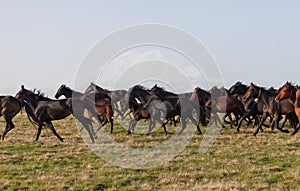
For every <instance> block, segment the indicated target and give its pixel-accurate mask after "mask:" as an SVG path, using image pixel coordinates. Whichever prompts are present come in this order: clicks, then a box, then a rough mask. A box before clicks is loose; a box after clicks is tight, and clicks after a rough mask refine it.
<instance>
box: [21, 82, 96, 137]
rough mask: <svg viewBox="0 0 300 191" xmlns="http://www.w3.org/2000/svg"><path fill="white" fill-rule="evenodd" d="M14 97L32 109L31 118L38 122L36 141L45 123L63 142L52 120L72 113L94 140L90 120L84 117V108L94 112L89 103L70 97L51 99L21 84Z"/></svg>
mask: <svg viewBox="0 0 300 191" xmlns="http://www.w3.org/2000/svg"><path fill="white" fill-rule="evenodd" d="M16 98H17V99H21V100H24V101H26V102H27V103H28V104H29V105H30V107H31V108H32V110H33V111H34V114H35V118H33V120H34V121H35V122H36V123H38V131H37V135H36V139H35V141H38V139H39V136H40V134H41V131H42V127H43V126H44V125H47V126H48V127H49V128H50V130H51V131H52V133H53V134H54V135H55V136H56V137H57V138H58V139H59V140H60V141H62V142H63V138H61V137H60V136H59V135H58V133H57V132H56V130H55V128H54V126H53V124H52V121H54V120H60V119H64V118H66V117H67V116H69V115H70V114H73V116H74V117H75V118H76V119H77V120H79V122H80V123H81V124H82V125H83V126H84V127H85V129H86V130H87V131H88V133H89V136H90V139H91V141H92V142H94V134H93V131H92V128H93V127H92V122H91V120H89V119H88V118H86V117H84V110H85V109H88V111H89V112H91V113H95V112H93V111H94V110H93V108H92V107H91V105H90V104H88V103H86V102H84V101H82V100H77V99H71V98H67V99H62V100H52V99H50V98H47V97H45V96H44V95H43V94H42V93H40V92H37V93H36V92H34V91H30V90H27V89H25V88H24V86H23V85H22V86H21V90H20V91H19V92H18V93H17V94H16ZM75 111H76V112H75Z"/></svg>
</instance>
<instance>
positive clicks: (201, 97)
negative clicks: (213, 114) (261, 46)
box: [190, 87, 211, 126]
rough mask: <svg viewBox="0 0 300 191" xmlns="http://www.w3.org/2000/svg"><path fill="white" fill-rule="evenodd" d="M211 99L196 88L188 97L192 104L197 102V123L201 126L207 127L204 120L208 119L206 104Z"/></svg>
mask: <svg viewBox="0 0 300 191" xmlns="http://www.w3.org/2000/svg"><path fill="white" fill-rule="evenodd" d="M210 98H211V94H210V93H209V92H207V91H205V90H203V89H201V88H200V87H196V88H195V89H194V91H193V93H192V95H191V97H190V101H192V102H193V103H194V102H195V101H198V105H199V109H200V114H199V121H200V122H201V124H202V125H203V126H206V125H207V120H206V118H207V119H208V121H209V119H210V109H209V108H208V107H207V106H206V102H207V101H208V100H209V99H210Z"/></svg>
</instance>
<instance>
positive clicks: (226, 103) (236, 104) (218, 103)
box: [206, 94, 245, 127]
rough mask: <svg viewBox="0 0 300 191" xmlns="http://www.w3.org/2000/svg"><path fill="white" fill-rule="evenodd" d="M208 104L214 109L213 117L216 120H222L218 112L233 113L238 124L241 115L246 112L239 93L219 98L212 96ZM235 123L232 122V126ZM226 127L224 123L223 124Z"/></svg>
mask: <svg viewBox="0 0 300 191" xmlns="http://www.w3.org/2000/svg"><path fill="white" fill-rule="evenodd" d="M206 106H207V107H208V108H210V109H211V110H212V113H211V114H212V117H213V119H214V120H215V121H219V122H221V120H220V119H219V117H218V115H217V113H225V114H229V113H233V114H234V116H235V124H236V125H237V123H238V121H239V117H240V116H242V115H244V114H245V110H244V106H243V104H242V102H241V101H240V100H239V99H238V95H237V94H234V95H230V96H220V97H217V98H212V99H210V100H208V102H207V103H206ZM233 125H234V122H232V123H231V127H232V126H233ZM222 126H223V127H224V125H223V124H222Z"/></svg>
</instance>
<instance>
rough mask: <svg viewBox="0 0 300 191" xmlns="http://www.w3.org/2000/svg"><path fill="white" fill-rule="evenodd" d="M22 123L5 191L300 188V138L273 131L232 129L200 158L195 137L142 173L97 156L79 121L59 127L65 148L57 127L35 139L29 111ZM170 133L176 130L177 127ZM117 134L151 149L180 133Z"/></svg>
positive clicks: (2, 156) (2, 180) (8, 146)
mask: <svg viewBox="0 0 300 191" xmlns="http://www.w3.org/2000/svg"><path fill="white" fill-rule="evenodd" d="M2 121H3V119H1V122H0V125H1V127H2V129H3V127H4V123H3V122H2ZM14 122H15V125H16V128H15V129H13V130H12V131H11V132H9V134H8V135H7V136H6V139H5V140H4V142H2V143H0V161H1V162H0V190H299V189H300V160H299V158H300V151H299V147H300V140H299V138H300V133H298V134H296V135H295V136H290V135H289V134H283V133H280V132H278V131H276V130H275V131H274V132H270V130H269V129H265V131H264V133H259V134H258V135H257V136H256V137H254V136H252V132H253V129H251V128H246V127H243V128H242V129H241V132H240V133H238V134H236V133H235V129H230V128H229V127H226V128H225V129H222V130H221V133H220V135H219V136H218V138H217V140H216V141H215V142H214V144H213V146H212V147H211V148H210V149H209V150H208V152H206V153H205V154H202V155H199V154H198V151H199V146H200V143H201V140H202V138H203V135H195V136H194V137H193V139H192V140H191V142H190V143H189V145H188V146H187V147H186V148H185V149H184V150H183V151H182V152H180V154H179V155H178V156H176V157H175V158H174V159H172V160H171V161H169V162H167V163H165V164H163V165H160V166H156V167H153V168H149V169H145V170H135V169H125V168H121V167H118V166H113V165H111V164H110V163H108V162H106V161H104V160H102V159H101V158H100V157H98V156H97V155H96V154H94V153H93V152H92V151H91V150H90V149H89V148H88V147H87V146H86V145H85V144H84V143H83V141H82V139H81V136H80V133H78V131H77V128H76V126H75V122H74V120H73V118H72V117H69V118H67V119H64V120H61V121H58V122H55V123H54V126H55V127H56V129H57V131H58V133H59V134H60V135H61V136H62V137H63V138H64V140H65V142H64V143H61V142H59V141H58V139H57V138H56V137H55V136H54V135H52V133H50V131H49V130H48V131H45V130H44V131H43V132H42V135H41V137H40V139H39V141H38V142H33V140H34V135H35V132H36V129H35V128H34V127H33V126H32V125H31V124H30V123H29V122H28V120H27V119H26V116H25V115H24V114H22V115H18V116H17V117H16V118H15V119H14ZM142 124H143V123H142ZM143 126H145V127H147V125H143ZM201 128H202V129H203V131H205V128H203V127H201ZM168 129H169V130H170V132H171V133H174V128H173V127H168ZM106 131H109V128H108V127H106ZM111 136H112V137H113V139H114V140H116V141H117V142H119V143H123V144H124V145H126V146H129V147H132V148H150V147H155V146H157V145H159V144H160V143H162V142H163V141H165V140H167V139H168V138H169V137H170V136H172V134H171V135H168V136H165V135H164V133H163V130H162V129H161V128H159V129H157V130H156V131H155V132H154V133H153V134H152V135H150V136H144V135H139V134H133V135H132V136H127V135H126V130H125V129H124V128H122V127H120V126H118V125H116V126H115V128H114V134H113V135H111Z"/></svg>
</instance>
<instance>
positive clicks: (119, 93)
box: [84, 82, 127, 117]
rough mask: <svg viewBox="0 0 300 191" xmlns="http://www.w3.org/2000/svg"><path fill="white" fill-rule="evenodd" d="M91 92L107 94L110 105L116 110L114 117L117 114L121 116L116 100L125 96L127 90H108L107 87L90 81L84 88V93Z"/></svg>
mask: <svg viewBox="0 0 300 191" xmlns="http://www.w3.org/2000/svg"><path fill="white" fill-rule="evenodd" d="M91 92H94V93H105V94H107V95H108V96H109V97H110V98H111V101H112V107H113V109H114V111H116V112H117V115H116V117H117V116H119V115H120V116H121V117H123V113H122V112H121V111H120V107H119V105H118V102H120V101H121V99H122V98H123V97H124V96H125V94H126V92H127V91H126V90H108V89H104V88H101V87H100V86H98V85H96V84H95V83H93V82H91V83H90V85H89V86H88V87H87V88H86V90H85V92H84V94H87V93H91Z"/></svg>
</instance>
